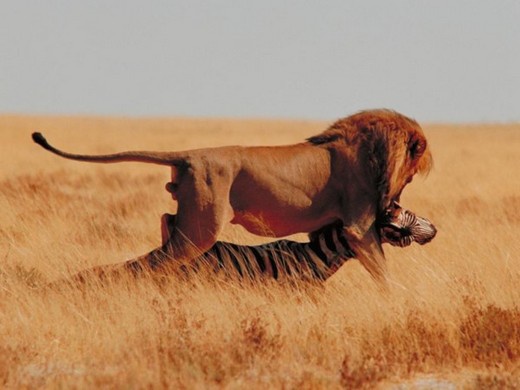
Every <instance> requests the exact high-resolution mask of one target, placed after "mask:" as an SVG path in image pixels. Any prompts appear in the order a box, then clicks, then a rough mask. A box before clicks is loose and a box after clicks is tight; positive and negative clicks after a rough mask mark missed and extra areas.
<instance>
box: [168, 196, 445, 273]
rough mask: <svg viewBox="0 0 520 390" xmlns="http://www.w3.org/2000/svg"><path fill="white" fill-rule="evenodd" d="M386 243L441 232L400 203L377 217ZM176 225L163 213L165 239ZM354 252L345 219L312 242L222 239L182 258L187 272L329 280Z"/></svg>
mask: <svg viewBox="0 0 520 390" xmlns="http://www.w3.org/2000/svg"><path fill="white" fill-rule="evenodd" d="M377 224H378V228H379V232H380V236H381V241H382V242H383V243H388V244H390V245H393V246H399V247H406V246H409V245H411V244H412V243H413V242H417V243H418V244H420V245H424V244H426V243H428V242H430V241H431V240H432V239H433V238H434V237H435V235H436V233H437V230H436V228H435V226H434V225H433V224H432V223H431V222H430V221H429V220H428V219H426V218H423V217H419V216H417V215H416V214H415V213H413V212H412V211H410V210H407V209H403V208H402V207H401V206H400V205H399V204H398V203H396V202H394V204H393V205H392V206H391V207H390V208H389V209H387V210H386V211H385V213H384V214H383V215H382V216H381V217H380V218H379V219H378V222H377ZM174 228H175V215H172V214H164V215H163V216H162V219H161V231H162V237H163V245H164V244H165V243H166V242H167V239H168V237H169V236H170V234H171V229H174ZM354 257H355V253H354V252H353V251H352V249H351V248H350V246H349V244H348V241H347V238H346V236H345V234H344V230H343V223H342V222H341V221H339V220H338V221H336V222H334V223H332V224H329V225H327V226H325V227H323V228H321V229H319V230H317V231H315V232H312V233H310V234H309V241H308V242H297V241H292V240H288V239H282V240H277V241H274V242H271V243H267V244H261V245H256V246H250V245H239V244H235V243H231V242H224V241H218V242H217V243H215V244H214V245H213V246H212V247H211V248H210V249H209V250H208V251H206V252H205V253H202V254H201V255H200V256H199V257H198V258H196V259H194V260H193V261H192V262H191V263H189V264H183V265H181V266H180V269H181V271H182V272H183V273H185V274H189V273H190V272H198V271H200V270H201V268H203V267H208V265H209V268H210V269H213V271H215V272H221V271H223V272H225V273H226V274H235V275H238V276H239V277H242V278H243V277H248V278H253V279H254V278H256V277H257V276H258V275H267V276H269V277H272V278H274V279H279V278H281V277H282V276H284V277H294V276H296V277H299V278H303V279H313V280H319V281H324V280H327V279H328V278H329V277H330V276H332V275H333V274H334V273H335V272H336V271H337V270H338V269H339V268H340V267H341V266H342V265H343V264H344V263H345V262H346V261H348V260H350V259H352V258H354Z"/></svg>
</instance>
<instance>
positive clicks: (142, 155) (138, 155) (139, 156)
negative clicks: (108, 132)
mask: <svg viewBox="0 0 520 390" xmlns="http://www.w3.org/2000/svg"><path fill="white" fill-rule="evenodd" d="M32 139H33V141H34V142H36V143H37V144H38V145H40V146H41V147H42V148H44V149H46V150H48V151H50V152H52V153H54V154H57V155H58V156H61V157H64V158H68V159H70V160H77V161H87V162H96V163H118V162H125V161H135V162H144V163H150V164H159V165H168V166H179V165H184V164H186V159H185V158H183V157H182V156H180V155H179V154H178V153H175V152H144V151H129V152H121V153H114V154H104V155H95V156H92V155H85V154H74V153H68V152H64V151H62V150H59V149H56V148H55V147H54V146H52V145H50V144H49V143H48V142H47V140H46V139H45V137H44V136H43V135H42V134H41V133H33V134H32Z"/></svg>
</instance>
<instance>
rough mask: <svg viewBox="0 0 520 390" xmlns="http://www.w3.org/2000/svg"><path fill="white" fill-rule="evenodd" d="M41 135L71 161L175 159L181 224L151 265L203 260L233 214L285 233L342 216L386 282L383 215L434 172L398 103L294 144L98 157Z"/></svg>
mask: <svg viewBox="0 0 520 390" xmlns="http://www.w3.org/2000/svg"><path fill="white" fill-rule="evenodd" d="M32 137H33V140H34V141H35V142H36V143H38V144H39V145H41V146H42V147H43V148H45V149H47V150H49V151H51V152H53V153H55V154H57V155H59V156H61V157H65V158H68V159H72V160H79V161H89V162H98V163H115V162H123V161H138V162H145V163H153V164H159V165H167V166H169V167H171V170H172V175H171V178H172V179H171V183H168V184H167V189H168V190H169V191H170V192H171V193H172V195H173V197H174V199H176V200H177V201H178V209H177V218H176V228H175V229H173V230H172V234H171V235H170V237H169V239H168V240H167V242H166V243H165V244H164V245H163V246H162V247H160V248H157V249H154V250H152V251H151V252H149V253H148V254H146V255H143V256H141V257H139V258H137V259H136V260H137V261H138V262H140V263H141V264H142V266H143V267H151V268H156V267H159V266H161V264H162V263H163V262H164V261H165V260H167V259H169V258H175V260H177V261H178V262H179V263H180V264H185V263H187V262H189V261H190V260H191V259H194V258H195V257H197V256H198V255H200V254H201V253H203V252H205V251H207V250H208V249H209V248H211V247H212V245H214V244H215V242H216V241H217V239H218V236H219V234H220V232H221V231H222V229H223V228H224V226H225V224H226V223H227V222H231V223H235V224H237V223H238V224H241V225H242V226H244V227H245V228H246V229H247V230H249V231H250V232H252V233H255V234H259V235H264V236H265V235H268V236H272V237H281V236H286V235H290V234H294V233H299V232H313V231H316V230H318V229H320V228H321V227H322V226H325V225H328V224H331V223H333V222H334V221H336V220H338V219H339V220H341V221H342V222H343V225H344V229H345V234H346V236H347V238H348V242H349V244H350V246H351V248H352V250H353V251H354V253H355V254H356V257H357V258H358V259H359V260H360V261H361V263H362V264H363V266H364V267H365V268H366V269H367V270H368V271H369V272H370V274H371V275H372V276H373V277H374V278H375V279H376V280H381V281H382V280H384V279H385V272H386V265H385V261H384V254H383V250H382V247H381V239H380V236H379V234H378V231H377V229H376V226H375V221H376V217H377V216H378V215H380V214H381V213H384V212H385V210H386V209H387V208H388V207H389V206H390V204H391V203H392V202H394V201H398V200H399V198H400V195H401V192H402V190H403V188H404V187H405V185H406V184H407V183H409V182H410V181H411V180H412V178H413V176H414V175H415V174H416V173H427V172H428V171H429V169H430V167H431V165H432V157H431V154H430V151H429V149H428V146H427V142H426V138H425V136H424V134H423V132H422V130H421V127H420V126H419V124H418V123H417V122H416V121H414V120H413V119H410V118H407V117H406V116H404V115H402V114H399V113H397V112H394V111H390V110H371V111H362V112H360V113H357V114H354V115H352V116H349V117H347V118H344V119H340V120H338V121H337V122H335V123H334V124H332V125H331V126H330V127H329V128H328V129H327V130H325V131H324V132H323V133H321V134H319V135H317V136H314V137H311V138H309V139H308V140H307V141H306V142H302V143H298V144H295V145H287V146H267V147H242V146H227V147H220V148H208V149H197V150H191V151H184V152H182V151H181V152H142V151H129V152H121V153H116V154H109V155H98V156H92V155H79V154H72V153H67V152H63V151H61V150H58V149H56V148H54V147H53V146H51V145H49V143H48V142H47V141H46V139H45V138H44V137H43V136H42V135H41V134H40V133H33V135H32Z"/></svg>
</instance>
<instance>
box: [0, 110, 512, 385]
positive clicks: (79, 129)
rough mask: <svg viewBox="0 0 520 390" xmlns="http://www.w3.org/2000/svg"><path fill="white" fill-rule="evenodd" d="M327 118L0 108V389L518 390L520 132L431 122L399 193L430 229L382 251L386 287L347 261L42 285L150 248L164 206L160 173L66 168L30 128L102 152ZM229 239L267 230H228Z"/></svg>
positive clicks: (201, 140) (271, 139)
mask: <svg viewBox="0 0 520 390" xmlns="http://www.w3.org/2000/svg"><path fill="white" fill-rule="evenodd" d="M324 126H325V124H324V123H309V122H280V121H231V120H181V119H178V120H159V119H157V120H151V119H150V120H144V119H143V120H129V119H104V118H40V117H25V118H24V117H7V116H4V117H0V141H1V142H0V164H1V165H0V166H1V167H2V169H1V170H0V181H1V183H0V191H1V193H0V208H1V210H2V215H1V216H0V234H1V237H2V239H1V240H0V259H1V261H2V264H1V267H0V387H10V388H19V387H24V386H25V387H30V388H33V387H44V388H56V387H58V388H59V387H67V388H68V387H80V388H84V387H99V386H104V387H110V388H112V387H122V388H143V387H174V388H177V387H181V388H207V387H229V388H244V387H253V388H265V387H287V388H300V387H301V388H341V387H346V388H360V387H365V388H372V387H376V386H380V387H383V388H386V387H393V386H397V385H399V386H404V388H406V386H408V387H412V388H414V387H420V386H423V387H426V388H429V387H434V386H445V387H449V386H453V385H454V384H455V385H456V386H458V387H468V388H497V389H499V388H500V389H502V388H518V387H520V381H519V380H518V378H519V377H520V307H519V305H518V302H520V299H519V298H520V289H519V287H518V286H520V267H519V265H520V264H519V263H520V255H519V253H520V240H519V237H520V211H519V210H520V175H519V174H518V157H519V155H518V152H519V150H520V126H519V125H510V126H506V125H500V126H498V125H497V126H490V125H488V126H469V127H463V126H425V130H426V133H427V136H428V138H429V140H430V142H431V145H432V148H433V152H434V157H435V169H434V171H433V172H432V173H431V175H430V177H429V178H428V179H427V180H421V179H416V181H414V183H412V184H411V185H410V186H409V187H408V188H407V190H406V191H405V194H404V199H403V204H404V206H405V207H407V208H409V209H411V210H414V211H415V212H417V213H418V214H420V215H424V216H426V217H428V218H430V219H431V220H432V221H434V222H435V223H436V225H437V227H438V228H439V234H438V236H437V238H436V239H435V240H434V241H433V242H432V243H431V244H429V245H427V246H425V247H418V246H414V247H411V248H406V249H397V248H387V257H388V261H389V265H390V271H391V278H392V288H391V292H390V294H388V296H382V295H381V294H379V293H378V291H377V289H376V287H375V286H374V284H373V282H372V281H371V280H370V278H369V276H368V274H367V273H366V272H365V271H364V270H363V269H362V268H361V267H360V266H359V264H358V263H357V262H350V263H347V264H346V265H345V266H344V267H343V269H342V270H341V271H340V272H339V273H338V274H337V276H334V278H333V279H331V280H330V281H329V282H327V283H326V284H325V286H312V285H303V284H301V285H290V286H289V285H284V284H281V285H279V284H275V283H270V282H269V283H265V284H261V285H250V284H248V285H240V284H238V283H236V282H230V281H225V280H222V279H216V280H210V279H207V278H203V277H201V278H199V279H197V280H192V281H190V282H182V281H177V280H173V279H172V280H169V281H167V282H166V283H161V284H154V283H152V282H151V281H147V280H142V281H139V282H137V283H133V282H129V281H122V282H121V283H118V284H114V285H110V286H107V287H104V288H102V287H100V286H96V285H92V286H90V288H89V289H87V290H84V291H81V290H79V289H70V288H69V289H66V290H64V291H56V292H47V293H44V292H42V291H40V290H38V289H37V288H36V287H38V286H39V285H41V284H42V283H45V282H47V281H49V280H54V279H56V278H59V277H63V276H66V275H70V274H71V273H73V272H75V271H77V270H80V269H83V268H86V267H89V266H92V265H95V264H102V263H111V262H116V261H120V260H124V259H127V258H130V257H132V256H134V255H136V254H141V253H144V252H145V251H146V250H147V249H150V248H152V247H156V246H157V245H158V244H159V242H160V233H159V217H160V215H161V214H162V213H163V212H173V211H175V205H174V204H173V203H172V202H171V199H170V198H169V196H168V194H167V193H166V191H164V190H163V185H164V183H165V182H166V181H167V180H168V177H169V172H168V171H167V169H166V168H164V167H162V168H161V167H157V166H144V165H139V164H133V163H129V164H120V165H111V166H99V165H92V164H90V165H89V164H84V163H76V162H70V161H65V160H63V159H59V158H57V157H55V156H52V155H50V154H49V153H47V152H44V151H42V150H41V149H40V148H38V147H37V146H35V145H34V144H33V143H32V141H31V140H30V136H29V135H30V133H31V132H32V131H34V130H42V131H44V133H45V134H46V135H47V136H48V139H49V140H51V141H52V142H53V143H55V144H56V145H58V146H60V147H63V148H66V149H68V150H71V151H78V152H96V153H97V152H110V151H116V150H121V149H129V148H138V149H158V150H168V149H172V150H181V149H188V148H198V147H205V146H212V145H224V144H234V143H239V144H282V143H290V142H295V141H299V140H301V139H303V138H304V137H306V136H310V135H312V134H314V133H316V132H318V131H320V130H321V129H322V128H323V127H324ZM223 238H224V239H228V240H234V241H237V242H243V243H255V242H256V243H257V242H262V241H264V239H262V238H258V237H252V236H250V235H248V234H247V233H245V232H244V231H243V230H241V229H237V228H231V227H230V228H229V229H227V231H226V232H225V237H223ZM401 388H403V387H401Z"/></svg>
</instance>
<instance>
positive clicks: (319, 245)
mask: <svg viewBox="0 0 520 390" xmlns="http://www.w3.org/2000/svg"><path fill="white" fill-rule="evenodd" d="M306 245H307V246H308V248H309V249H310V250H312V251H313V252H314V253H315V254H316V256H318V258H319V259H320V260H321V261H322V262H323V263H324V264H325V265H326V266H327V267H328V268H338V267H340V266H341V265H343V263H345V262H346V261H347V260H348V259H350V258H352V257H354V253H353V252H352V249H351V248H350V246H349V245H348V242H347V240H346V239H345V237H344V236H343V235H342V234H341V232H340V234H338V229H331V230H328V231H325V232H323V233H321V234H320V235H318V236H317V237H315V240H313V241H311V242H309V243H307V244H306Z"/></svg>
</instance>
